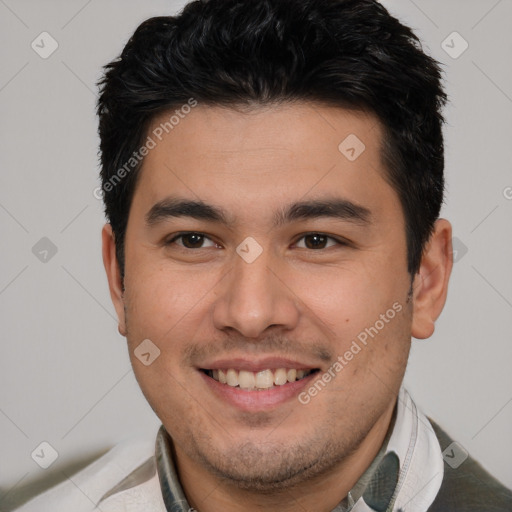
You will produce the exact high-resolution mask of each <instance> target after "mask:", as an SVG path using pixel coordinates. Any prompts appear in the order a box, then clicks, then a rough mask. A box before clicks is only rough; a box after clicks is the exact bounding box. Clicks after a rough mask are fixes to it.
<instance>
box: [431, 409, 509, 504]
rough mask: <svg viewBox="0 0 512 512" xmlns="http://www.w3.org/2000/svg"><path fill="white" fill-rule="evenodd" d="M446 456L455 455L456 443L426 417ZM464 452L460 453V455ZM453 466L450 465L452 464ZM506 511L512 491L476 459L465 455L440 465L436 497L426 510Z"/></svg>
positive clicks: (453, 456)
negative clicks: (442, 469)
mask: <svg viewBox="0 0 512 512" xmlns="http://www.w3.org/2000/svg"><path fill="white" fill-rule="evenodd" d="M429 421H430V423H431V424H432V428H433V429H434V432H435V434H436V436H437V439H438V440H439V444H440V446H441V450H442V451H443V452H444V451H445V450H446V449H447V448H448V451H447V452H446V455H445V460H448V459H447V458H446V457H452V458H454V461H455V457H457V445H454V446H453V447H451V448H450V445H451V444H452V443H453V440H452V439H451V438H450V437H449V436H448V434H446V432H444V430H443V429H442V428H441V427H439V425H437V424H436V423H435V422H434V421H432V420H431V419H430V418H429ZM464 456H465V454H462V457H464ZM452 466H453V467H452ZM462 510H464V511H465V512H482V511H483V510H485V511H486V512H506V511H510V510H512V491H511V490H510V489H508V488H507V487H505V486H504V485H502V484H501V483H500V482H499V481H498V480H496V478H494V477H493V476H492V475H491V474H490V473H488V472H487V471H486V470H485V469H484V468H483V467H482V466H481V465H480V464H479V463H478V462H477V461H476V460H474V459H473V458H472V457H470V456H468V457H467V458H466V459H465V460H464V461H463V462H462V463H460V465H459V464H458V463H457V461H455V463H454V464H452V465H450V464H448V463H446V464H445V465H444V477H443V482H442V484H441V488H440V490H439V493H438V494H437V496H436V499H435V500H434V502H433V503H432V505H431V506H430V508H429V509H428V512H452V511H453V512H459V511H462Z"/></svg>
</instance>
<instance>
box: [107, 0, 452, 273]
mask: <svg viewBox="0 0 512 512" xmlns="http://www.w3.org/2000/svg"><path fill="white" fill-rule="evenodd" d="M104 70H105V73H104V75H103V77H102V78H101V80H100V81H99V82H98V86H99V88H100V95H99V99H98V105H97V113H98V116H99V135H100V155H101V179H102V189H103V199H104V202H105V213H106V216H107V219H108V221H109V222H110V223H111V225H112V229H113V233H114V237H115V241H116V254H117V258H118V261H119V265H120V270H121V275H124V238H125V232H126V226H127V222H128V214H129V211H130V205H131V201H132V198H133V194H134V190H135V186H136V182H137V176H138V171H139V169H140V166H141V161H142V158H141V157H140V154H139V153H137V151H138V149H139V148H141V147H142V146H143V145H144V141H145V140H146V138H147V135H148V129H149V126H150V123H151V122H152V121H153V120H154V118H155V117H156V116H158V115H160V114H163V113H164V112H166V111H169V110H171V109H173V108H176V107H180V106H182V105H186V104H190V101H191V99H192V100H193V101H197V102H199V103H202V104H205V105H219V106H228V107H232V108H240V107H242V108H244V107H257V106H259V105H270V104H274V103H275V104H278V103H281V102H293V101H300V100H304V101H308V102H309V101H312V102H318V103H322V104H325V105H330V106H339V107H344V108H350V109H356V110H361V111H367V112H371V113H372V114H374V115H376V116H377V118H378V119H379V121H380V123H381V124H382V126H383V128H384V140H383V141H382V145H383V147H382V158H383V163H384V166H385V169H386V176H385V177H386V179H387V180H388V182H389V183H390V184H391V185H392V186H393V188H394V189H395V190H396V192H397V194H398V196H399V198H400V202H401V205H402V209H403V213H404V217H405V224H406V239H407V257H408V271H409V272H410V273H411V274H412V275H414V274H415V273H416V272H417V271H418V269H419V265H420V262H421V256H422V253H423V249H424V247H425V244H426V243H427V242H428V240H429V238H430V235H431V234H432V231H433V227H434V223H435V221H436V220H437V218H438V217H439V212H440V209H441V205H442V202H443V193H444V176H443V170H444V146H443V135H442V125H443V121H444V120H443V116H442V107H443V106H444V104H445V103H446V95H445V92H444V90H443V87H442V84H441V78H442V77H441V70H440V67H439V64H438V63H437V62H436V61H435V60H434V59H433V58H431V57H430V56H428V55H426V54H425V53H424V52H423V50H422V48H421V44H420V42H419V40H418V38H417V37H416V35H415V34H414V33H413V32H412V31H411V29H410V28H408V27H406V26H404V25H403V24H401V23H400V22H399V21H398V20H397V19H396V18H395V17H393V16H391V15H390V14H389V12H388V11H387V10H386V9H385V8H384V7H383V6H382V5H381V4H380V3H379V2H377V1H375V0H198V1H193V2H191V3H189V4H187V5H186V6H185V7H184V9H183V10H182V12H181V13H180V14H179V15H177V16H163V17H154V18H150V19H148V20H146V21H144V22H143V23H142V24H141V25H140V26H139V27H138V28H137V29H136V31H135V33H134V34H133V36H132V37H131V38H130V40H129V41H128V43H127V44H126V46H125V47H124V49H123V51H122V53H121V55H120V56H119V57H118V58H117V59H115V60H114V61H112V62H110V63H109V64H107V65H106V66H105V67H104ZM340 142H341V141H340ZM134 156H137V158H134ZM127 162H131V166H127ZM122 169H124V172H121V171H122ZM121 178H122V179H121Z"/></svg>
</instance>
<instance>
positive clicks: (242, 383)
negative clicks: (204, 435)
mask: <svg viewBox="0 0 512 512" xmlns="http://www.w3.org/2000/svg"><path fill="white" fill-rule="evenodd" d="M317 371H318V370H317V369H308V370H303V369H294V368H277V369H266V370H262V371H258V372H251V371H247V370H236V369H234V368H229V369H224V370H221V369H218V370H203V372H204V373H206V375H208V377H211V378H212V379H214V380H215V381H217V382H220V383H221V384H225V385H227V386H231V387H233V388H239V389H243V390H245V391H264V390H269V389H272V388H275V387H278V386H284V385H285V384H288V383H291V382H296V381H298V380H301V379H304V378H305V377H307V376H309V375H311V374H312V373H314V372H317Z"/></svg>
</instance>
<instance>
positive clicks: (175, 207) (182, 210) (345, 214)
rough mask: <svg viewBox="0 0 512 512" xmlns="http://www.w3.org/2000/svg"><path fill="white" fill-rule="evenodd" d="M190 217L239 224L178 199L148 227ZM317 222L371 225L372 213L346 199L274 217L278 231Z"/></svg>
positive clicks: (152, 216) (297, 206)
mask: <svg viewBox="0 0 512 512" xmlns="http://www.w3.org/2000/svg"><path fill="white" fill-rule="evenodd" d="M180 217H189V218H192V219H197V220H203V221H208V222H215V223H219V224H224V225H226V226H228V227H233V225H234V224H235V222H234V220H233V219H232V217H230V216H229V215H228V214H227V213H226V212H225V211H224V210H223V209H222V208H219V207H217V206H213V205H210V204H207V203H205V202H203V201H192V200H188V199H180V198H175V197H167V198H165V199H163V200H161V201H159V202H158V203H156V204H155V205H153V206H152V208H151V209H150V210H149V211H148V213H147V214H146V224H147V226H148V227H152V226H154V225H155V224H158V223H160V222H162V221H164V220H167V219H170V218H180ZM317 218H334V219H340V220H344V221H349V222H352V223H355V224H361V225H365V224H369V223H370V221H371V211H370V210H369V209H368V208H365V207H364V206H361V205H358V204H356V203H353V202H352V201H348V200H347V199H343V198H330V199H315V200H310V201H300V202H296V203H293V204H291V205H288V206H286V207H284V208H282V209H280V210H279V211H277V212H276V213H275V214H274V219H273V223H274V227H279V226H282V225H284V224H287V223H291V222H294V221H298V220H308V219H317Z"/></svg>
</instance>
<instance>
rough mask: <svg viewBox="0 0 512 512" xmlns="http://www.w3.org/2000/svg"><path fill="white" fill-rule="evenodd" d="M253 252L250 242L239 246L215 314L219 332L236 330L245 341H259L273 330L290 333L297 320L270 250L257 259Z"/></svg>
mask: <svg viewBox="0 0 512 512" xmlns="http://www.w3.org/2000/svg"><path fill="white" fill-rule="evenodd" d="M260 247H261V246H260ZM244 249H245V250H246V252H245V253H244V252H243V250H244ZM247 249H248V251H247ZM254 250H255V248H254V247H251V246H250V242H249V245H248V246H244V244H243V243H242V244H240V246H239V248H238V250H237V252H238V254H237V255H234V258H233V266H232V270H231V272H230V275H229V277H228V279H227V280H226V282H225V284H224V286H223V288H222V292H221V296H220V297H219V299H218V302H217V304H216V307H215V313H214V320H215V323H216V327H217V328H220V329H226V328H228V327H230V328H234V329H236V330H237V331H239V332H240V333H241V334H243V335H244V336H245V337H258V336H260V335H261V333H262V332H263V331H265V329H266V328H267V327H270V326H281V327H286V328H287V329H290V328H292V327H293V326H294V325H295V323H296V322H297V320H298V311H297V309H296V305H295V302H294V300H293V294H292V293H291V292H290V291H289V290H288V289H287V287H286V286H284V285H283V283H282V282H281V281H280V280H279V279H278V278H277V277H276V275H275V272H276V271H275V270H273V269H275V268H276V267H277V266H278V265H277V261H276V258H274V257H273V255H272V253H271V250H269V249H263V248H261V250H260V251H259V254H258V255H257V256H256V257H254V256H255V253H254ZM251 251H253V254H252V255H251V257H246V256H247V255H249V254H250V252H251Z"/></svg>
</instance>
